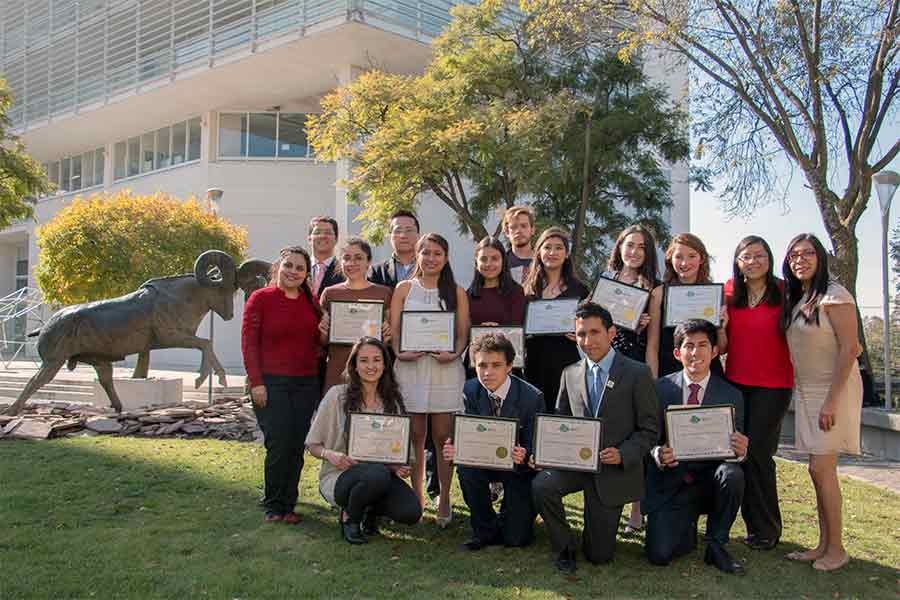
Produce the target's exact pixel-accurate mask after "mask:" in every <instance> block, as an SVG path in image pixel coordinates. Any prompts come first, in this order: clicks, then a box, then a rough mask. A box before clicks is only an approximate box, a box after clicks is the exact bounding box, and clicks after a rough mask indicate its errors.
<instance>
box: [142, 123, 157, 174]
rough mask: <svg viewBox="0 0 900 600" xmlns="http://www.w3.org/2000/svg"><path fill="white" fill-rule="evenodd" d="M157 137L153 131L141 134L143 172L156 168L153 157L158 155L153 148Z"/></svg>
mask: <svg viewBox="0 0 900 600" xmlns="http://www.w3.org/2000/svg"><path fill="white" fill-rule="evenodd" d="M155 137H156V136H154V135H153V134H152V133H145V134H144V135H142V136H141V173H149V172H150V171H152V170H153V169H154V168H155V167H154V166H153V158H154V157H155V156H156V152H155V150H154V149H153V144H154V140H155Z"/></svg>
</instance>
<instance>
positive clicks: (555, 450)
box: [534, 414, 603, 472]
mask: <svg viewBox="0 0 900 600" xmlns="http://www.w3.org/2000/svg"><path fill="white" fill-rule="evenodd" d="M602 437H603V421H602V420H601V419H585V418H583V417H560V416H555V415H540V414H539V415H535V417H534V464H535V466H538V467H544V468H551V469H562V470H564V471H592V472H596V471H599V470H600V450H601V447H600V444H601V439H602Z"/></svg>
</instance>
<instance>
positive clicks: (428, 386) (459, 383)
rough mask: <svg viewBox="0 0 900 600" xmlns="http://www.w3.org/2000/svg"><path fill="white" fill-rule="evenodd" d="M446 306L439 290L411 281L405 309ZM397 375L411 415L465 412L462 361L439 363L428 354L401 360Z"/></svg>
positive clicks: (437, 308)
mask: <svg viewBox="0 0 900 600" xmlns="http://www.w3.org/2000/svg"><path fill="white" fill-rule="evenodd" d="M454 293H455V290H454ZM442 306H443V304H442V302H441V300H440V296H439V295H438V290H437V289H433V290H430V289H427V288H424V287H422V284H421V283H419V281H418V280H417V279H411V280H410V288H409V294H408V295H407V296H406V300H405V301H404V302H403V310H442ZM394 373H395V374H396V376H397V382H398V383H399V384H400V391H401V392H402V394H403V401H404V403H405V404H406V411H407V412H411V413H450V412H459V411H461V410H462V409H463V393H462V390H463V384H464V383H465V382H466V373H465V369H463V365H462V361H461V360H460V359H458V358H457V359H456V360H454V361H453V362H450V363H439V362H438V361H437V360H436V359H435V358H434V357H433V356H431V355H426V356H423V357H422V358H419V359H417V360H398V361H397V362H396V363H395V365H394Z"/></svg>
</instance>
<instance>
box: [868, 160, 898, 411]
mask: <svg viewBox="0 0 900 600" xmlns="http://www.w3.org/2000/svg"><path fill="white" fill-rule="evenodd" d="M872 179H873V180H875V190H876V191H877V192H878V204H879V206H881V261H882V262H881V264H882V268H881V293H882V299H881V302H882V304H883V306H884V334H883V336H884V342H883V343H884V407H885V408H887V409H891V408H892V402H891V400H892V398H891V383H892V381H891V290H890V288H889V287H888V269H889V268H890V266H889V263H890V257H889V255H888V229H889V228H890V223H889V222H888V214H889V213H890V212H891V200H893V198H894V192H896V191H897V186H898V185H900V175H898V174H897V173H896V172H894V171H881V172H880V173H877V174H875V175H873V176H872Z"/></svg>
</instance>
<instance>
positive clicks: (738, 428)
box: [242, 206, 862, 574]
mask: <svg viewBox="0 0 900 600" xmlns="http://www.w3.org/2000/svg"><path fill="white" fill-rule="evenodd" d="M502 227H503V233H504V234H505V237H506V238H507V240H508V242H509V247H506V246H504V244H503V243H502V242H501V241H500V240H499V239H497V238H494V237H487V238H485V239H483V240H481V241H480V242H479V243H478V244H477V245H476V247H475V254H474V275H473V278H472V283H471V285H470V286H469V288H468V289H467V290H466V289H463V288H462V287H460V286H459V285H458V284H457V283H456V280H455V277H454V274H453V270H452V268H451V266H450V263H449V245H448V243H447V240H446V239H444V238H443V237H442V236H440V235H438V234H436V233H426V234H424V235H422V234H421V232H420V230H419V222H418V219H417V217H416V215H415V214H413V213H411V212H407V211H399V212H397V213H395V214H394V215H393V216H392V218H391V220H390V243H391V247H392V249H393V254H392V256H391V258H389V259H388V260H387V261H385V262H383V263H380V264H376V265H373V264H372V251H371V248H370V246H369V244H368V243H367V242H366V241H365V240H363V239H360V238H355V237H351V238H347V239H345V240H343V242H342V243H341V244H340V245H339V246H338V245H337V241H338V225H337V222H336V221H335V220H334V219H331V218H329V217H316V218H314V219H313V220H312V222H311V223H310V225H309V240H308V241H309V247H310V248H311V249H312V255H310V254H309V253H307V251H306V250H305V249H304V248H302V247H299V246H292V247H288V248H285V249H284V250H282V251H281V253H280V257H279V258H278V260H276V262H275V263H274V264H273V268H272V277H271V284H270V285H269V286H268V287H265V288H263V289H260V290H258V291H256V292H254V293H253V294H252V295H251V296H250V298H249V299H248V301H247V303H246V305H245V308H244V320H243V327H242V349H243V355H244V362H245V366H246V370H247V375H248V379H249V385H250V393H251V397H252V400H253V404H254V409H255V411H256V414H257V418H258V421H259V425H260V427H261V429H262V431H263V433H264V436H265V447H266V459H265V497H264V507H265V519H266V521H269V522H286V523H289V524H294V523H297V522H299V520H300V517H299V515H298V514H297V513H296V512H295V505H296V503H297V498H298V491H297V487H298V481H299V478H300V472H301V469H302V467H303V455H304V449H307V450H308V451H309V452H310V454H311V455H313V456H315V457H316V458H319V459H321V461H322V466H321V469H320V474H319V481H320V492H321V494H322V496H323V497H324V498H325V500H326V501H327V502H328V503H329V504H331V505H333V506H335V507H338V508H339V509H340V517H339V519H338V523H339V527H340V531H341V535H342V536H343V538H344V539H345V540H346V541H347V542H350V543H353V544H361V543H365V542H366V540H367V537H371V536H372V535H376V534H377V533H378V520H379V517H387V518H389V519H391V520H393V521H396V522H400V523H407V524H412V523H416V522H418V521H420V519H421V517H422V512H423V508H424V507H425V506H426V502H427V500H428V494H427V493H426V485H425V472H426V463H427V462H428V461H427V460H426V447H430V448H432V449H433V451H432V452H429V453H428V455H429V456H430V458H432V459H433V460H434V463H435V465H434V467H433V470H434V472H435V473H434V474H435V476H436V477H435V483H436V485H437V492H438V493H437V499H436V507H435V508H436V512H435V514H436V517H435V521H436V523H437V524H438V526H440V527H446V526H447V525H448V524H449V523H450V522H451V521H452V518H453V507H452V505H451V499H450V487H451V482H452V477H453V471H454V466H453V461H454V457H455V453H456V448H455V446H454V440H453V439H452V425H453V415H454V414H458V413H465V414H471V415H482V416H494V417H506V418H514V419H517V420H518V427H519V435H518V438H517V445H516V446H515V447H514V448H513V451H512V457H513V460H514V463H515V468H514V470H511V471H498V470H488V469H480V468H473V467H466V466H459V467H458V468H456V472H457V474H458V477H459V484H460V488H461V490H462V494H463V499H464V501H465V503H466V504H467V506H468V508H469V511H470V515H471V528H472V537H471V539H469V540H468V541H467V542H465V543H464V544H462V546H461V548H462V549H464V550H467V551H478V550H480V549H481V548H484V547H486V546H490V545H497V544H502V545H506V546H511V547H518V546H524V545H527V544H529V543H531V541H532V540H533V538H534V524H535V519H536V516H537V515H538V514H540V515H541V517H542V519H543V523H544V526H545V528H546V531H547V533H548V536H549V538H550V543H551V545H552V547H553V551H554V553H555V564H556V566H557V567H558V568H559V569H560V570H561V571H563V572H574V571H575V569H576V557H577V555H578V549H579V546H580V548H581V552H582V554H583V556H584V558H585V559H586V560H587V561H589V562H591V563H594V564H600V563H604V562H607V561H609V560H611V559H612V558H613V554H614V550H615V543H616V536H617V533H618V526H619V519H620V516H621V514H622V511H623V509H624V507H625V505H626V504H629V503H631V505H632V510H631V515H630V517H629V519H628V527H627V528H626V529H629V530H631V531H635V530H641V529H644V528H645V529H646V532H645V534H646V535H645V549H646V554H647V558H648V560H649V561H650V562H651V563H653V564H656V565H667V564H669V563H670V562H671V561H672V560H674V559H676V558H677V557H679V556H682V555H684V554H686V553H689V552H691V551H693V550H694V549H695V547H696V544H697V523H698V517H699V516H700V515H703V514H705V515H707V520H706V531H705V537H704V539H705V540H706V544H707V545H706V553H705V561H706V562H707V563H709V564H711V565H713V566H715V567H716V568H718V569H720V570H722V571H725V572H728V573H737V574H741V573H743V570H744V569H743V566H742V565H741V564H740V563H739V562H737V561H735V560H734V559H733V558H732V557H731V555H730V554H729V553H728V551H727V550H726V545H727V543H728V541H729V536H730V530H731V527H732V524H733V523H734V521H735V520H736V518H737V515H738V513H739V512H740V513H741V515H742V517H743V519H744V522H745V523H746V527H747V533H748V535H747V537H746V538H745V539H744V542H745V543H746V544H747V545H748V546H749V547H751V548H753V549H755V550H760V551H767V550H772V549H774V548H775V547H776V545H777V544H778V542H779V539H780V537H781V535H782V519H781V513H780V511H779V500H778V489H777V481H776V465H775V462H774V460H773V456H774V454H775V452H776V450H777V446H778V440H779V438H780V432H781V424H782V420H783V419H784V416H785V414H786V412H787V409H788V405H789V403H790V400H791V397H793V398H794V409H795V423H796V436H795V440H796V445H797V448H798V449H799V450H802V451H805V452H808V453H809V458H810V463H809V472H810V475H811V478H812V482H813V485H814V488H815V493H816V507H817V512H818V518H819V543H818V544H817V546H816V547H815V548H811V549H809V550H804V551H799V552H792V553H791V554H789V555H788V556H787V558H789V559H791V560H797V561H809V562H811V563H812V565H813V567H814V568H815V569H817V570H821V571H831V570H834V569H837V568H840V567H842V566H843V565H844V564H846V563H847V561H848V560H849V557H848V554H847V552H846V550H845V549H844V546H843V543H842V524H841V517H842V509H841V492H840V487H839V484H838V479H837V470H836V468H837V456H838V454H839V453H840V452H847V453H859V422H860V412H861V403H862V384H861V379H860V375H859V369H858V366H857V362H856V359H857V356H858V354H859V352H860V348H861V346H860V344H859V341H858V338H857V321H856V310H855V305H854V300H853V298H852V296H851V295H850V294H849V293H848V292H847V291H846V290H845V289H844V288H843V287H841V286H840V284H838V283H837V282H836V281H834V280H833V279H832V278H831V277H830V276H829V271H828V254H827V252H826V251H825V249H824V247H823V246H822V244H821V243H820V241H819V240H818V239H817V238H816V237H815V236H813V235H811V234H802V235H798V236H797V237H795V238H794V239H793V240H791V242H790V243H789V245H788V248H787V250H786V253H785V257H784V259H783V262H782V266H781V275H782V278H778V277H777V276H776V275H775V266H776V265H775V259H774V256H773V254H772V251H771V249H770V247H769V245H768V244H767V243H766V241H765V240H764V239H762V238H760V237H757V236H750V237H747V238H745V239H743V240H741V242H740V243H739V244H738V246H737V248H736V249H735V252H734V261H733V276H732V278H731V279H730V280H729V281H728V282H726V283H725V285H724V294H725V298H724V303H723V308H722V311H721V314H720V315H719V319H718V323H717V324H713V323H712V322H710V321H707V320H703V319H689V320H687V321H684V322H682V323H680V324H679V325H678V326H677V327H666V326H664V325H665V323H664V321H663V315H664V314H665V311H666V306H665V303H666V296H667V294H666V293H665V291H666V288H667V286H673V285H680V286H686V285H704V284H710V283H712V281H711V277H710V256H709V254H708V252H707V251H706V248H705V246H704V244H703V242H702V241H701V240H700V239H699V238H698V237H697V236H695V235H693V234H690V233H681V234H678V235H676V236H674V237H673V238H672V240H671V242H670V243H669V245H668V247H667V248H666V251H665V259H664V264H665V271H664V273H663V274H662V277H660V276H659V273H658V266H657V265H658V262H657V245H656V240H655V239H654V236H653V234H652V233H651V232H650V230H648V229H647V228H645V227H643V226H641V225H633V226H631V227H629V228H627V229H626V230H624V231H623V232H622V233H621V235H619V236H618V239H617V240H616V243H615V246H614V248H613V251H612V255H611V257H610V259H609V264H608V271H606V272H605V273H604V277H606V278H610V279H615V280H618V281H620V282H623V283H626V284H630V285H633V286H637V287H640V288H643V289H644V290H646V291H647V292H648V293H649V301H648V302H647V304H646V308H645V312H644V314H642V315H641V317H640V319H639V321H638V323H639V324H638V326H637V327H636V328H635V330H633V331H632V330H628V329H625V328H623V327H616V325H615V324H614V323H613V319H612V316H611V315H610V312H609V311H608V310H607V309H606V308H604V307H603V306H600V305H598V304H596V303H594V302H592V301H591V300H590V299H589V296H590V295H591V289H590V288H589V287H588V286H587V285H585V284H584V283H583V282H582V281H580V280H579V277H578V274H577V272H576V270H575V268H574V266H573V262H572V259H571V256H570V251H571V240H570V237H569V235H568V233H567V232H566V231H565V230H563V229H561V228H558V227H551V228H549V229H547V230H545V231H543V232H542V233H541V234H540V235H539V236H537V241H536V242H535V243H533V244H532V240H533V239H534V237H535V233H536V232H535V230H534V215H533V213H532V212H531V210H530V209H529V207H527V206H514V207H512V208H510V209H509V210H508V211H507V212H506V213H505V215H504V218H503V225H502ZM336 247H337V254H336V255H335V252H334V251H335V248H336ZM555 298H572V299H577V300H578V301H579V304H578V308H577V310H576V312H575V314H574V315H573V317H574V332H573V333H568V334H564V335H541V336H529V337H527V338H526V340H525V344H524V346H525V357H524V358H525V360H524V369H521V370H520V369H517V368H514V367H513V363H514V360H515V357H516V350H515V347H514V345H513V344H512V342H511V341H510V340H509V339H507V338H506V337H505V336H504V335H502V334H499V333H488V334H485V335H481V336H478V337H477V338H476V339H470V336H469V332H470V327H472V326H522V325H523V323H524V321H525V315H526V309H527V305H528V302H529V301H533V300H550V299H555ZM337 301H353V302H359V301H377V302H382V303H383V306H384V314H383V323H384V325H383V328H382V331H381V332H380V333H381V336H380V337H381V339H377V338H376V337H362V338H360V339H359V340H358V341H357V342H356V343H355V344H354V345H353V346H352V347H351V346H347V345H339V344H332V343H330V342H329V333H330V330H331V328H330V317H329V311H330V305H331V303H332V302H337ZM411 310H415V311H450V312H453V313H455V328H456V331H455V336H454V340H455V344H454V347H453V349H452V351H443V352H432V353H424V352H404V351H401V348H400V343H399V342H400V335H399V334H400V323H401V315H402V314H403V312H404V311H411ZM726 354H727V356H725V359H726V360H725V361H724V367H723V361H722V360H721V359H720V357H721V356H722V355H726ZM470 357H471V358H470ZM320 398H321V401H320ZM681 405H730V406H733V407H734V415H735V419H734V420H735V433H734V434H733V435H732V438H731V449H732V451H733V454H734V456H735V458H734V459H729V460H715V461H710V460H707V461H691V462H687V461H684V462H679V460H678V459H679V457H678V456H677V455H675V454H674V452H673V450H672V448H671V447H670V446H669V445H668V444H669V442H668V439H667V436H666V428H665V425H664V422H665V413H666V410H667V409H668V408H669V407H672V406H681ZM353 412H367V413H387V414H405V415H409V416H410V417H411V436H410V437H411V446H412V449H411V450H412V451H411V453H410V464H409V465H404V466H397V465H382V464H372V463H363V462H357V461H354V460H353V459H351V458H350V456H349V455H348V450H347V442H348V433H349V432H348V426H349V415H350V413H353ZM539 413H542V414H560V415H571V416H576V417H586V418H592V419H602V421H603V449H602V451H601V452H600V456H599V462H600V463H601V464H600V468H599V470H598V471H597V472H592V473H586V472H579V471H568V470H562V469H549V468H548V469H541V468H539V467H538V466H537V465H535V463H534V454H533V448H532V447H531V446H532V435H533V427H534V420H535V415H537V414H539ZM407 478H409V479H410V483H411V485H410V484H407V483H406V482H405V481H404V479H407ZM501 490H502V493H500V492H501ZM574 492H583V494H584V528H583V534H582V537H581V542H580V544H579V543H578V541H577V540H576V538H575V535H574V533H573V531H572V529H571V527H570V525H569V524H568V523H567V520H566V513H565V509H564V508H563V498H564V497H565V496H566V495H568V494H571V493H574ZM498 496H499V499H498ZM497 501H499V507H495V505H496V503H497Z"/></svg>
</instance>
